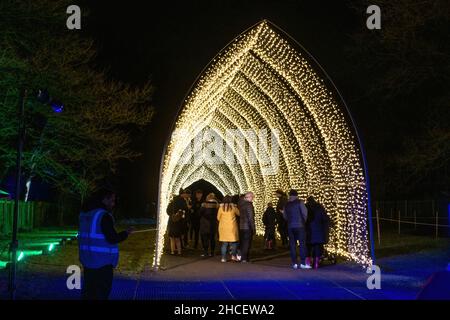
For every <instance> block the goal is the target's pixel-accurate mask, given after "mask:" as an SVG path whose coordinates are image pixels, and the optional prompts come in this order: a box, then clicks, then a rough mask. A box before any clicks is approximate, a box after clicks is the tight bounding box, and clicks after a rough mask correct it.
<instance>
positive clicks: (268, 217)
mask: <svg viewBox="0 0 450 320" xmlns="http://www.w3.org/2000/svg"><path fill="white" fill-rule="evenodd" d="M276 219H277V217H276V213H275V209H274V208H273V205H272V202H269V203H268V204H267V209H266V211H264V214H263V217H262V221H263V224H264V227H265V230H264V240H265V248H266V249H273V248H274V244H275V228H276V224H277V222H276Z"/></svg>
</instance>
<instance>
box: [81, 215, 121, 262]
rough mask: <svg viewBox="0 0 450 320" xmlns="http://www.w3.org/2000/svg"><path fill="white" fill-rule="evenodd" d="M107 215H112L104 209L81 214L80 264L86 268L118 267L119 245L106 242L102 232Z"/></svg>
mask: <svg viewBox="0 0 450 320" xmlns="http://www.w3.org/2000/svg"><path fill="white" fill-rule="evenodd" d="M105 214H110V213H109V212H107V211H106V210H104V209H95V210H92V211H88V212H81V213H80V226H79V229H78V249H79V254H80V262H81V264H82V265H83V266H84V267H87V268H92V269H98V268H101V267H104V266H107V265H112V266H113V267H116V266H117V263H118V261H119V247H118V245H117V244H111V243H109V242H108V241H106V239H105V235H104V234H103V232H102V226H101V221H102V218H103V215H105ZM111 217H112V216H111Z"/></svg>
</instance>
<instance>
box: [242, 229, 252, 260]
mask: <svg viewBox="0 0 450 320" xmlns="http://www.w3.org/2000/svg"><path fill="white" fill-rule="evenodd" d="M240 233H241V235H240V246H241V260H242V261H243V260H245V261H249V259H250V249H251V247H252V239H253V231H252V230H245V229H241V232H240Z"/></svg>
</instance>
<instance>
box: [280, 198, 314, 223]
mask: <svg viewBox="0 0 450 320" xmlns="http://www.w3.org/2000/svg"><path fill="white" fill-rule="evenodd" d="M283 217H284V218H285V219H286V221H287V224H288V228H289V229H293V228H305V227H306V226H305V224H306V220H307V218H308V210H307V209H306V206H305V203H304V202H303V201H302V200H299V199H295V200H292V201H288V202H287V203H286V206H285V207H284V212H283Z"/></svg>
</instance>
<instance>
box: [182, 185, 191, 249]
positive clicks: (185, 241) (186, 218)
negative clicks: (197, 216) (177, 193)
mask: <svg viewBox="0 0 450 320" xmlns="http://www.w3.org/2000/svg"><path fill="white" fill-rule="evenodd" d="M181 197H182V198H183V200H184V201H185V202H186V212H185V214H184V215H183V218H182V221H183V234H182V236H181V248H187V247H188V246H189V237H188V233H189V228H190V224H191V216H192V203H191V190H189V189H183V190H182V191H181Z"/></svg>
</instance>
